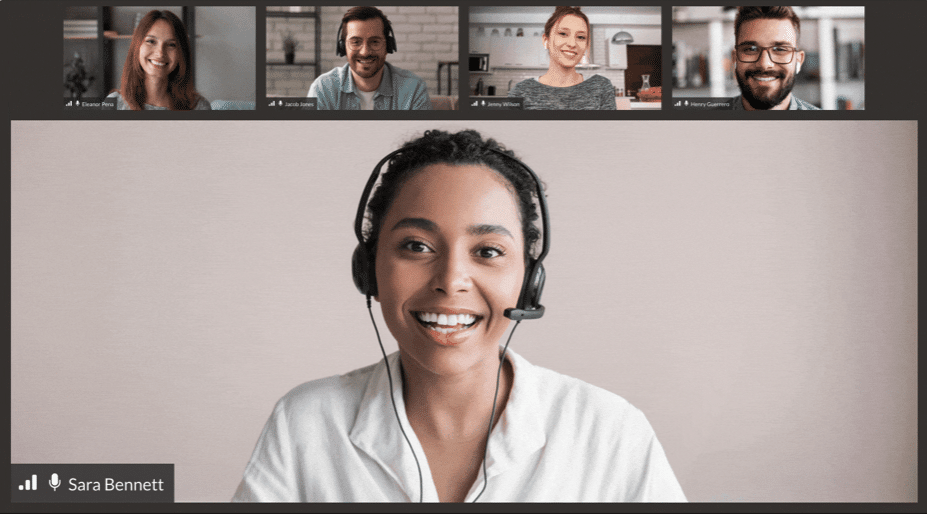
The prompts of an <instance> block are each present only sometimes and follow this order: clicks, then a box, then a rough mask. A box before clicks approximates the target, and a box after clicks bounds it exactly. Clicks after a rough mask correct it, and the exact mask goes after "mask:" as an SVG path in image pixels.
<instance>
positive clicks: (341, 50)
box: [335, 22, 348, 57]
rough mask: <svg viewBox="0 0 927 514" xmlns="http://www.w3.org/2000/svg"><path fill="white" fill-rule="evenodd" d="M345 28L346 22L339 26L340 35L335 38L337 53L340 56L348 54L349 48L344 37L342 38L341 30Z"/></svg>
mask: <svg viewBox="0 0 927 514" xmlns="http://www.w3.org/2000/svg"><path fill="white" fill-rule="evenodd" d="M342 30H344V22H342V23H341V25H339V26H338V35H337V36H336V37H337V39H336V40H335V55H337V56H338V57H344V56H346V55H348V52H347V49H346V48H345V44H344V39H342V38H341V31H342Z"/></svg>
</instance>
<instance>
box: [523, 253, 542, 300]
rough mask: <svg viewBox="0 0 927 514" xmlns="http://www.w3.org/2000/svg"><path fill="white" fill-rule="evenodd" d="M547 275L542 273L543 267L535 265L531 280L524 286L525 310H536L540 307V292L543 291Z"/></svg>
mask: <svg viewBox="0 0 927 514" xmlns="http://www.w3.org/2000/svg"><path fill="white" fill-rule="evenodd" d="M546 278H547V275H546V273H545V272H544V265H543V264H540V263H539V264H537V265H536V267H535V270H534V273H533V274H532V275H531V278H530V279H529V280H528V282H527V283H526V284H525V291H524V295H525V305H524V308H525V309H536V308H537V307H538V306H539V305H541V292H543V290H544V281H545V280H546Z"/></svg>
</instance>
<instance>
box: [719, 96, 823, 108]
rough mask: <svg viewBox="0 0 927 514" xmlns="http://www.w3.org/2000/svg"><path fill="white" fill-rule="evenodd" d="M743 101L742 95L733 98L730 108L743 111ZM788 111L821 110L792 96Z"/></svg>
mask: <svg viewBox="0 0 927 514" xmlns="http://www.w3.org/2000/svg"><path fill="white" fill-rule="evenodd" d="M743 99H744V97H743V95H737V96H735V97H734V100H733V102H734V105H733V106H732V109H733V110H735V111H745V110H746V109H744V104H743ZM788 110H790V111H820V110H821V108H820V107H816V106H815V105H814V104H812V103H808V102H806V101H804V100H802V99H801V98H798V97H797V96H795V95H792V99H791V100H789V109H788Z"/></svg>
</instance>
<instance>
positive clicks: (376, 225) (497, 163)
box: [364, 130, 543, 262]
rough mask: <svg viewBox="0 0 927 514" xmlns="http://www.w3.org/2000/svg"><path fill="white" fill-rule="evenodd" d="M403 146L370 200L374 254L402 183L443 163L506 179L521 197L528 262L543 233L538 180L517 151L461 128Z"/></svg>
mask: <svg viewBox="0 0 927 514" xmlns="http://www.w3.org/2000/svg"><path fill="white" fill-rule="evenodd" d="M402 148H403V149H408V151H404V152H402V153H400V154H398V155H396V156H395V157H393V158H392V159H390V161H389V167H388V171H387V172H386V173H383V175H382V176H381V179H380V186H379V187H378V188H377V189H376V191H375V192H374V193H373V195H372V196H371V198H370V201H369V202H368V203H367V211H368V214H367V221H368V222H369V225H368V226H367V227H366V229H365V230H364V240H365V243H366V246H367V249H368V251H369V252H370V255H371V257H373V256H374V255H375V254H376V247H377V241H378V240H379V236H380V228H381V226H382V224H383V218H385V217H386V213H387V211H389V208H390V206H391V205H392V203H393V200H394V199H395V198H396V195H397V194H399V190H400V189H401V188H402V186H403V184H405V183H406V181H407V180H409V179H410V178H412V177H413V176H414V175H415V174H416V173H418V172H419V171H421V170H422V169H424V168H425V167H426V166H429V165H431V164H439V163H442V164H452V165H458V166H459V165H476V166H480V165H483V166H487V167H489V168H490V169H492V170H493V171H495V172H496V173H498V174H499V175H501V176H502V177H503V178H504V179H505V180H506V182H507V183H508V187H509V190H510V191H511V192H512V193H513V194H514V195H515V196H516V197H517V198H518V212H519V218H520V219H521V229H522V234H524V238H525V262H528V260H529V259H530V257H531V256H532V255H533V253H534V252H533V249H534V246H535V244H536V243H537V241H538V239H540V237H541V231H540V230H539V229H538V228H537V227H536V226H535V225H534V222H535V221H536V220H537V219H538V207H537V204H536V203H535V201H534V197H535V196H537V184H536V183H535V181H534V178H533V177H531V175H530V174H529V173H528V172H527V171H526V170H525V169H524V168H522V167H521V166H519V165H518V164H517V163H516V162H515V161H514V160H513V159H515V158H516V157H515V153H514V152H512V151H511V150H507V149H506V148H505V147H504V146H502V145H501V144H499V143H497V142H496V140H494V139H485V140H484V139H483V137H482V136H481V135H480V133H479V132H477V131H475V130H462V131H460V132H457V133H456V134H451V133H449V132H445V131H443V130H428V131H426V132H425V134H424V135H423V136H422V137H420V138H418V139H414V140H412V141H409V142H407V143H406V144H404V145H403V146H402ZM493 150H498V151H501V152H503V153H505V154H506V155H509V156H511V157H512V159H507V158H505V157H502V156H501V155H499V154H497V153H495V152H494V151H493ZM542 187H543V186H542Z"/></svg>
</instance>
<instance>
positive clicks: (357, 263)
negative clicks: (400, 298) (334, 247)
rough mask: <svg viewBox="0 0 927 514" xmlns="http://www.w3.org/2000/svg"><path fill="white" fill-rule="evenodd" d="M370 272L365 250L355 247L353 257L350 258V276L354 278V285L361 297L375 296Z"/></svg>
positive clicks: (375, 289) (374, 287)
mask: <svg viewBox="0 0 927 514" xmlns="http://www.w3.org/2000/svg"><path fill="white" fill-rule="evenodd" d="M372 270H373V267H372V266H371V263H370V262H368V259H367V249H366V248H364V247H363V246H362V245H357V248H355V249H354V255H352V256H351V275H353V277H354V285H355V286H357V290H358V291H360V293H361V294H363V295H369V296H376V295H377V282H376V278H375V277H372V276H370V275H371V271H372Z"/></svg>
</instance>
